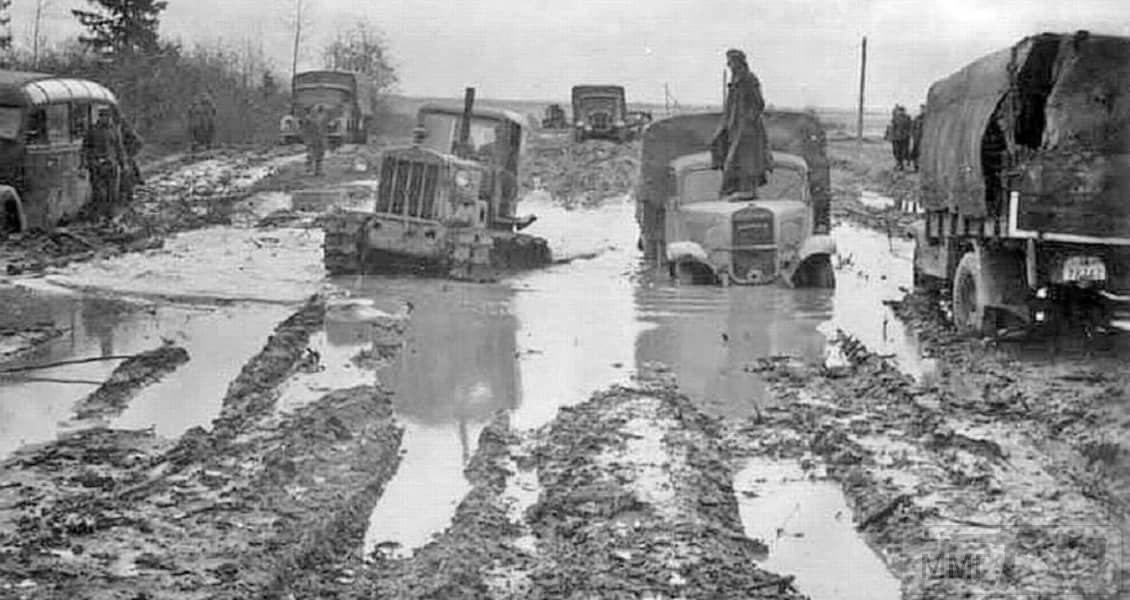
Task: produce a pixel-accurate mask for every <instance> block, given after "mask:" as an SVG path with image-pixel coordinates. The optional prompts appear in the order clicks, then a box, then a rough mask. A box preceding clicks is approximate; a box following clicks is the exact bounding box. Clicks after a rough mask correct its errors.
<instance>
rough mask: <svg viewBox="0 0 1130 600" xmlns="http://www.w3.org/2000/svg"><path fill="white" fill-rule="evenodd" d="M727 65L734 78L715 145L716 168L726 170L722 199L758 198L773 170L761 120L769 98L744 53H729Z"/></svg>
mask: <svg viewBox="0 0 1130 600" xmlns="http://www.w3.org/2000/svg"><path fill="white" fill-rule="evenodd" d="M726 65H727V66H728V67H729V68H730V72H731V73H732V77H731V81H730V84H729V89H728V91H727V92H726V104H725V107H724V109H723V113H722V121H721V123H719V124H718V129H717V130H716V131H715V133H714V141H713V143H712V144H711V150H712V152H711V154H712V159H713V160H712V162H713V167H714V168H715V169H722V189H721V194H720V195H721V196H727V195H730V194H733V193H735V192H738V193H740V194H741V196H742V198H756V197H757V188H758V186H760V185H764V184H765V182H766V175H767V173H768V172H769V171H770V170H771V167H770V163H769V161H770V157H771V154H770V153H769V138H768V136H767V135H766V132H765V123H764V122H762V119H761V113H762V111H763V110H765V99H764V98H762V96H761V82H759V81H758V80H757V77H756V76H755V75H754V74H753V72H752V71H751V70H750V68H749V64H748V63H747V62H746V56H745V53H744V52H742V51H741V50H727V51H726Z"/></svg>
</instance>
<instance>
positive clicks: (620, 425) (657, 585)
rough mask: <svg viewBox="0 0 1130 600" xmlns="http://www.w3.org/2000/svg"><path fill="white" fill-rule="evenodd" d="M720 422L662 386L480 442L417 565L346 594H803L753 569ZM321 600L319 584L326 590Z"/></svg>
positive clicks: (496, 428) (627, 392)
mask: <svg viewBox="0 0 1130 600" xmlns="http://www.w3.org/2000/svg"><path fill="white" fill-rule="evenodd" d="M720 440H721V437H720V435H719V428H718V425H717V424H716V423H715V422H714V421H712V420H711V419H709V418H707V417H706V416H705V415H704V414H703V413H702V412H700V411H699V410H698V409H697V408H696V407H695V406H694V405H693V404H692V403H691V402H690V401H689V400H688V399H686V398H685V397H683V396H680V395H678V394H676V393H674V392H672V391H670V390H667V389H662V388H658V387H654V388H651V389H646V390H645V389H629V388H613V389H612V390H610V391H608V392H605V393H601V394H597V395H596V396H594V397H593V398H592V399H591V400H589V401H588V402H586V403H584V404H581V405H579V406H576V407H572V408H567V409H562V410H561V411H560V412H559V414H558V417H557V418H556V419H555V420H554V421H553V422H552V423H551V424H549V425H547V426H545V427H544V428H542V429H540V430H537V431H534V432H516V431H514V430H513V429H511V428H510V426H509V424H508V422H507V419H506V417H505V416H500V417H498V418H497V419H496V420H495V421H494V423H492V425H491V426H489V427H487V428H486V429H485V430H484V431H483V433H482V434H481V436H480V439H479V446H478V451H477V452H476V454H475V456H474V457H473V459H472V460H471V462H470V464H469V466H468V468H467V476H468V478H469V479H470V481H471V482H472V484H473V485H474V489H473V491H472V492H471V493H470V494H469V495H468V496H467V497H466V498H465V499H464V500H463V502H462V503H461V504H460V505H459V507H458V509H457V511H456V514H455V517H454V520H453V522H452V524H451V526H450V527H449V528H448V529H447V530H446V531H445V532H444V533H443V534H441V535H440V536H438V537H437V538H436V539H435V540H434V541H432V542H431V543H429V544H427V545H426V546H424V547H422V548H420V549H418V550H417V551H416V552H415V554H414V555H413V556H412V557H411V558H406V559H393V558H381V555H379V554H378V556H377V562H376V563H375V564H374V565H373V566H372V567H371V568H366V569H363V570H362V571H361V576H360V577H359V578H358V579H357V580H356V581H355V582H351V585H349V586H347V587H343V588H339V589H336V590H335V593H337V594H339V596H338V597H346V598H370V597H381V598H514V599H517V598H564V597H570V598H571V597H578V598H579V597H584V598H590V597H591V598H637V597H640V594H645V596H644V597H653V598H799V597H800V596H799V595H798V594H796V593H795V592H794V591H792V589H791V581H792V580H791V578H789V577H782V576H779V575H776V574H773V573H768V572H766V571H763V570H761V569H758V568H757V567H756V562H757V561H758V560H759V559H760V558H761V557H763V556H764V551H765V548H764V546H763V545H762V544H760V543H759V542H757V541H755V540H751V539H748V538H746V537H745V536H744V534H743V532H742V526H741V522H740V519H739V515H738V508H737V501H736V498H735V496H734V491H733V488H732V485H731V479H732V473H731V471H730V466H729V462H728V458H729V455H728V453H727V451H726V449H725V448H724V447H723V446H722V445H721V444H720ZM305 591H306V592H307V593H308V594H312V595H321V596H328V595H330V594H329V592H327V591H325V589H322V590H320V592H321V593H320V594H318V593H313V592H312V591H311V590H305Z"/></svg>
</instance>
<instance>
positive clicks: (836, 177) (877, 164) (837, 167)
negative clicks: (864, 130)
mask: <svg viewBox="0 0 1130 600" xmlns="http://www.w3.org/2000/svg"><path fill="white" fill-rule="evenodd" d="M828 158H829V160H830V164H831V167H832V195H833V203H832V215H833V217H834V218H836V219H840V220H849V221H852V222H856V223H860V224H862V225H865V226H868V227H871V228H873V229H877V230H879V231H889V232H891V233H892V234H897V235H901V234H902V232H903V231H904V230H905V228H906V227H907V226H908V225H909V224H910V223H911V222H912V221H913V220H914V219H916V218H917V216H916V215H914V214H912V213H910V212H909V211H904V210H902V209H900V207H909V206H913V205H914V204H915V203H917V202H918V199H919V192H918V173H917V172H915V171H898V170H896V169H895V164H894V159H893V158H892V157H891V151H890V144H889V143H887V142H883V141H881V140H864V142H863V144H862V145H859V144H857V143H856V142H855V141H854V140H850V141H849V140H840V141H832V142H829V144H828ZM864 192H868V193H870V194H876V195H878V196H882V197H885V198H889V199H891V201H892V202H893V203H892V204H891V205H890V206H888V207H877V206H869V205H867V204H866V203H864V202H863V201H862V200H861V196H862V194H863V193H864Z"/></svg>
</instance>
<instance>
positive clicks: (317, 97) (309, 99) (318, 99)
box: [294, 88, 349, 106]
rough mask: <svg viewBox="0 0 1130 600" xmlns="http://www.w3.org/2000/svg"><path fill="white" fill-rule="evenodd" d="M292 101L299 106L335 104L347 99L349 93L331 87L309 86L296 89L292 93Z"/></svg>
mask: <svg viewBox="0 0 1130 600" xmlns="http://www.w3.org/2000/svg"><path fill="white" fill-rule="evenodd" d="M294 101H295V102H296V103H297V104H298V105H300V106H314V105H315V104H326V105H329V106H337V105H339V104H345V103H346V102H348V101H349V94H347V93H345V92H344V91H342V90H337V89H333V88H310V89H305V90H298V91H297V92H296V93H295V94H294Z"/></svg>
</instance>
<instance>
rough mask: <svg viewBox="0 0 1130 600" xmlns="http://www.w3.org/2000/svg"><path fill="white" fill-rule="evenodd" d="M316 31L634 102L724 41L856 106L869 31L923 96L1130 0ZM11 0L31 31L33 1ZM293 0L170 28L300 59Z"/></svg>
mask: <svg viewBox="0 0 1130 600" xmlns="http://www.w3.org/2000/svg"><path fill="white" fill-rule="evenodd" d="M45 1H46V2H47V5H48V10H47V14H48V20H47V21H46V22H45V25H44V26H43V29H44V33H45V34H46V35H47V36H48V37H49V40H50V41H58V40H59V39H62V38H64V37H66V36H68V35H73V34H74V33H76V32H77V25H76V24H75V22H74V19H73V18H72V17H71V16H70V12H69V10H68V9H69V8H70V7H72V6H81V5H83V4H84V3H83V2H81V0H45ZM305 1H306V2H307V4H308V5H309V9H308V10H309V15H310V19H311V22H310V24H309V27H308V30H309V31H310V35H309V36H308V37H307V38H306V39H307V46H306V48H305V49H304V51H303V56H302V59H301V60H300V63H299V69H300V70H301V69H302V68H306V67H318V66H320V65H319V64H318V57H319V54H320V53H319V52H318V48H320V47H321V46H322V45H323V44H324V41H325V40H326V38H327V37H328V36H329V35H330V34H331V33H332V31H334V29H335V28H336V27H338V26H339V25H340V24H341V23H347V22H348V21H349V19H350V17H351V16H352V15H364V16H367V17H368V18H369V19H371V20H372V21H373V22H374V23H375V24H377V26H378V27H379V28H380V29H382V30H383V31H384V33H385V34H386V36H387V38H388V41H389V44H390V47H391V50H392V53H393V56H394V59H395V62H396V64H397V67H398V69H399V74H400V79H401V85H400V91H401V92H402V93H405V94H410V95H426V96H451V97H456V96H458V95H459V94H460V93H461V91H462V89H463V88H464V87H465V86H468V85H473V86H475V87H477V88H478V92H479V95H480V97H484V98H506V99H531V100H549V99H565V98H567V96H568V94H569V88H570V87H571V86H572V85H574V84H577V83H621V84H623V85H625V86H626V87H627V89H628V96H629V98H628V99H629V101H652V102H661V101H662V100H663V84H664V83H668V84H669V85H670V87H671V92H672V94H673V95H674V96H675V97H676V98H677V99H678V100H679V101H681V102H683V103H714V102H718V100H719V97H720V95H721V73H722V68H723V63H724V60H723V56H722V54H723V52H724V51H725V49H726V48H729V47H738V48H742V49H744V50H745V51H746V53H747V54H748V55H749V57H750V62H751V66H752V67H753V69H754V72H755V73H757V75H758V77H759V78H760V79H761V82H762V89H763V92H764V94H765V96H766V100H767V101H768V102H770V103H772V104H775V105H778V106H792V107H801V106H805V105H814V106H827V107H845V108H849V107H852V106H854V105H855V103H856V102H857V94H858V87H859V41H860V37H861V36H862V35H867V37H868V66H867V104H868V106H870V107H886V106H889V105H891V104H893V103H895V102H900V103H902V104H906V105H907V106H910V107H914V106H917V105H918V103H919V102H920V101H921V100H922V98H923V97H924V95H925V93H926V88H927V87H928V86H929V84H930V83H931V82H933V81H934V80H936V79H938V78H940V77H943V76H945V75H947V74H949V73H951V72H953V71H954V70H956V69H957V68H959V67H961V66H962V65H964V64H965V63H967V62H969V61H971V60H973V59H975V58H977V57H979V56H982V55H984V54H986V53H988V52H991V51H993V50H996V49H998V48H1003V47H1005V46H1008V45H1010V44H1012V43H1014V42H1016V41H1018V40H1019V39H1020V38H1022V37H1024V36H1025V35H1029V34H1032V33H1038V32H1041V31H1074V30H1076V29H1089V30H1091V31H1092V32H1096V33H1114V34H1120V35H1130V0H1032V1H1027V2H1021V1H1017V0H936V1H928V0H795V1H789V0H775V1H774V0H597V1H589V2H579V1H578V2H569V1H567V0H371V1H367V2H363V3H362V2H357V1H356V0H305ZM13 4H14V5H13V7H12V17H13V19H12V21H13V22H12V31H13V34H14V37H15V40H16V42H17V43H27V42H29V41H30V39H31V37H30V25H29V24H30V22H31V20H32V19H31V15H32V14H33V12H34V6H35V2H34V0H17V1H16V2H15V3H13ZM293 5H294V0H169V7H168V9H167V11H166V12H165V14H164V17H163V19H162V33H163V34H166V35H172V36H179V37H180V38H182V39H183V40H185V41H212V40H216V39H218V38H222V39H224V40H225V41H228V42H232V43H243V42H245V41H251V42H252V43H254V44H259V43H261V44H262V46H263V49H264V50H265V51H266V52H267V54H268V55H269V56H271V58H272V60H273V62H274V65H275V66H276V68H277V69H278V70H279V71H280V72H286V73H289V67H290V51H291V40H292V36H293V30H292V29H291V21H292V17H291V14H292V13H293Z"/></svg>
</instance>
